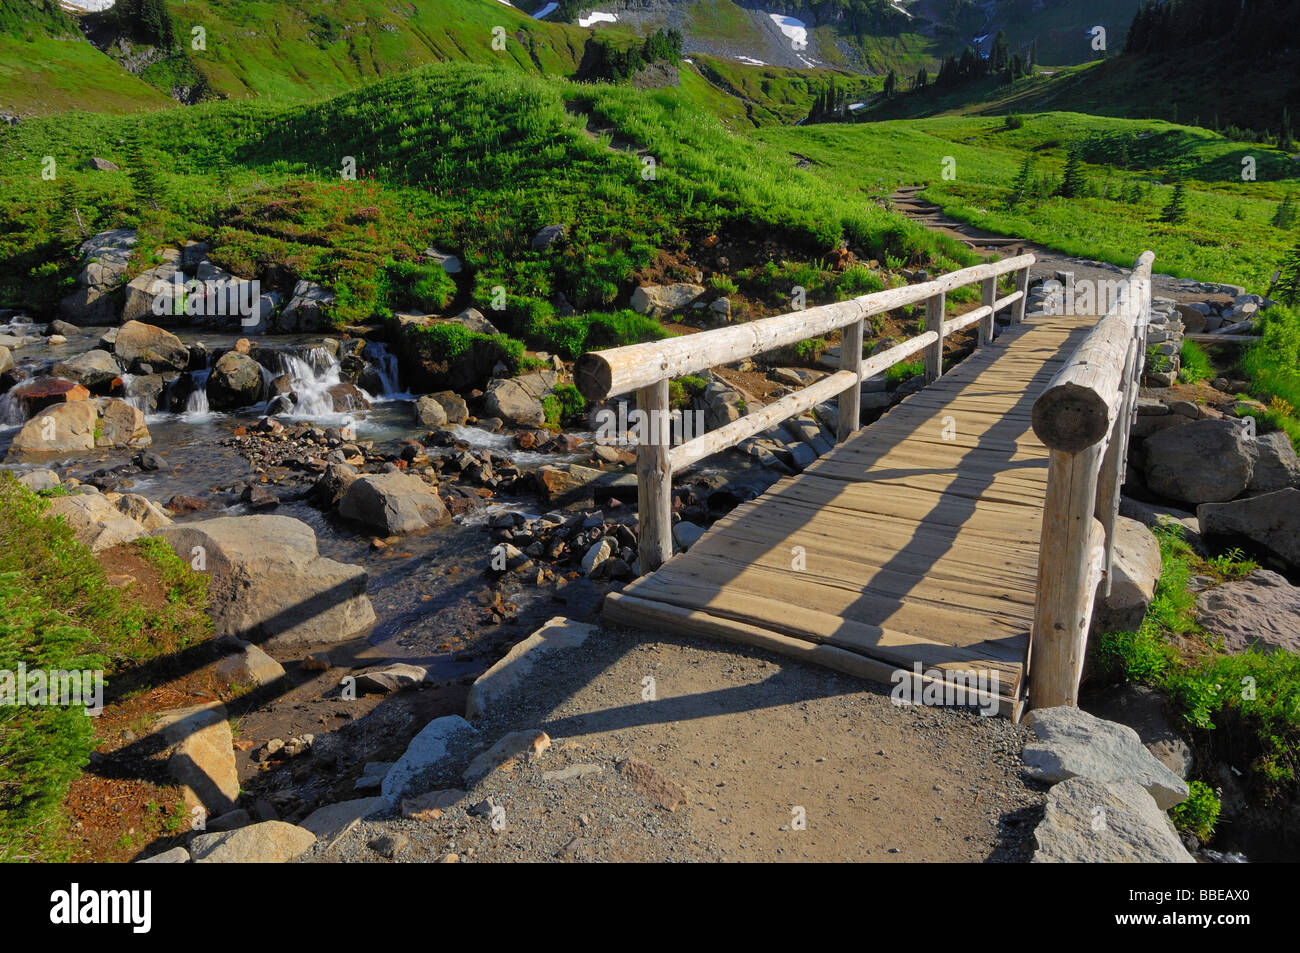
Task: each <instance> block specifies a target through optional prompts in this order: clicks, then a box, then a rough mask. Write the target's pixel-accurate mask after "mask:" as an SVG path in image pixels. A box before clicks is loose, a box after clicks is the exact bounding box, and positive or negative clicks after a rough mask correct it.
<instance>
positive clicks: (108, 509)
mask: <svg viewBox="0 0 1300 953" xmlns="http://www.w3.org/2000/svg"><path fill="white" fill-rule="evenodd" d="M45 512H46V515H47V516H52V517H53V516H57V517H61V518H62V519H63V522H65V523H66V524H67V525H68V526H70V527H71V528H72V532H73V535H75V536H76V537H77V541H78V542H79V543H81V544H82V545H84V546H88V547H90V551H91V552H92V553H100V552H103V551H104V550H106V549H112V548H113V547H114V546H120V545H121V544H122V543H129V542H132V541H134V540H137V539H139V538H140V537H141V536H145V535H147V531H146V530H145V528H144V527H143V526H141V525H140V524H139V523H137V522H136V521H135V520H133V519H131V518H130V517H128V516H126V515H124V514H123V513H122V512H121V511H120V510H119V509H118V508H117V507H115V506H114V505H113V504H112V503H110V502H109V501H108V500H107V499H106V498H105V497H103V496H102V495H100V494H98V493H95V494H78V495H75V496H59V497H55V498H54V499H53V500H51V501H50V505H49V508H48V509H47V510H46V511H45Z"/></svg>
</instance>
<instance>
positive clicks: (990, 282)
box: [979, 278, 998, 347]
mask: <svg viewBox="0 0 1300 953" xmlns="http://www.w3.org/2000/svg"><path fill="white" fill-rule="evenodd" d="M997 300H998V279H997V278H985V279H984V280H983V281H982V282H980V304H981V305H983V306H984V307H986V308H988V309H989V313H988V314H986V315H985V316H984V317H982V318H980V333H979V347H983V346H984V345H986V344H992V343H993V322H994V320H995V318H996V315H995V314H994V311H993V304H994V302H996V301H997Z"/></svg>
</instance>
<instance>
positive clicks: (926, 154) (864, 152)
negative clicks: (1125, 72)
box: [753, 112, 1300, 292]
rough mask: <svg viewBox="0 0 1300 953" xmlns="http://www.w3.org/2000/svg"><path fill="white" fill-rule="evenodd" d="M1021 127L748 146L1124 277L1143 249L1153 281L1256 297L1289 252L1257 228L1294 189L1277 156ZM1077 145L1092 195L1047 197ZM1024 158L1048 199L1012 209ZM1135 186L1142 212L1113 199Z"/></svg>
mask: <svg viewBox="0 0 1300 953" xmlns="http://www.w3.org/2000/svg"><path fill="white" fill-rule="evenodd" d="M1023 119H1024V124H1023V126H1021V127H1020V128H1018V129H1012V128H1008V126H1007V124H1006V122H1005V119H1004V117H979V116H955V117H939V118H931V119H922V120H913V121H902V120H894V121H886V122H874V123H861V124H847V125H846V124H829V125H813V126H802V127H798V128H780V129H775V128H773V129H760V130H756V131H755V132H754V133H753V137H754V138H755V139H757V140H759V141H761V142H764V143H766V144H768V145H770V146H773V147H775V148H778V149H780V150H781V151H783V152H784V153H785V154H786V159H785V161H786V163H787V164H788V165H794V164H795V162H796V161H797V159H796V157H797V156H804V157H807V158H809V159H811V160H812V161H813V163H814V164H813V166H812V168H811V169H810V170H809V171H811V172H812V174H814V175H816V176H818V177H819V178H821V179H822V180H823V181H825V182H826V183H827V184H828V187H829V188H831V189H833V190H836V191H840V192H843V193H845V194H848V195H854V196H856V197H857V198H858V200H859V201H862V202H870V201H880V200H884V198H885V197H886V196H887V195H888V194H889V193H891V192H892V191H893V190H894V189H895V188H896V187H897V186H898V185H900V184H924V185H926V186H927V188H926V190H925V192H924V193H923V195H924V197H926V198H928V199H930V200H932V201H934V202H937V203H939V204H940V205H941V206H943V208H944V211H945V212H946V213H947V214H948V215H951V216H952V217H954V218H956V219H959V220H961V221H965V222H969V223H970V224H972V225H976V226H979V227H982V228H987V229H989V230H991V231H994V232H999V233H1003V234H1009V235H1016V236H1020V237H1024V238H1027V239H1030V240H1033V241H1037V242H1041V243H1043V244H1045V245H1049V246H1051V247H1053V248H1057V249H1059V250H1061V251H1063V252H1065V253H1067V254H1072V255H1080V256H1084V257H1088V258H1096V259H1100V260H1102V261H1108V262H1111V263H1112V264H1117V265H1120V266H1122V267H1131V266H1132V264H1133V261H1134V260H1135V259H1136V258H1137V255H1138V254H1139V253H1140V252H1141V251H1143V250H1144V249H1146V248H1151V249H1152V250H1153V251H1155V253H1156V270H1157V271H1159V272H1162V273H1168V274H1174V275H1177V276H1181V277H1195V278H1200V279H1212V280H1218V281H1228V282H1232V283H1236V284H1241V285H1245V286H1246V287H1249V288H1253V289H1255V290H1258V291H1261V292H1262V291H1264V290H1266V289H1267V285H1268V282H1269V279H1270V277H1271V275H1272V273H1273V270H1274V269H1275V268H1276V267H1277V266H1278V263H1279V262H1280V260H1281V259H1282V257H1283V256H1284V255H1285V253H1286V251H1287V250H1288V249H1289V248H1290V246H1291V245H1293V244H1294V238H1293V236H1292V235H1291V234H1290V233H1288V232H1286V231H1283V230H1282V229H1278V228H1275V227H1273V226H1271V225H1269V224H1268V223H1269V221H1270V220H1271V219H1272V217H1273V214H1274V212H1275V211H1276V207H1277V203H1278V202H1280V201H1281V200H1282V198H1283V196H1284V195H1285V194H1286V193H1287V192H1290V191H1296V190H1297V189H1298V188H1300V167H1298V166H1297V165H1296V164H1295V163H1294V162H1292V161H1291V160H1290V159H1288V158H1287V157H1286V156H1285V155H1284V154H1283V153H1281V152H1280V151H1278V150H1277V149H1276V148H1274V147H1270V146H1267V145H1264V144H1256V145H1250V144H1244V143H1240V142H1234V141H1232V140H1229V139H1226V138H1224V137H1222V136H1219V135H1216V134H1215V133H1213V132H1211V131H1209V130H1206V129H1201V128H1196V127H1190V126H1181V125H1176V124H1172V123H1168V122H1164V121H1160V120H1132V119H1115V118H1107V117H1100V116H1091V115H1084V114H1081V113H1062V112H1053V113H1039V114H1034V115H1026V116H1024V117H1023ZM1075 143H1077V144H1079V145H1080V146H1081V147H1083V150H1084V159H1085V161H1084V164H1083V167H1084V171H1085V175H1086V177H1087V179H1088V181H1089V183H1090V184H1091V186H1092V187H1093V189H1094V190H1095V191H1097V192H1098V193H1099V194H1096V195H1088V196H1084V197H1081V198H1077V199H1064V198H1057V197H1053V196H1051V195H1050V192H1051V191H1052V190H1054V189H1055V187H1056V186H1057V185H1059V184H1060V180H1061V176H1062V173H1063V170H1064V166H1065V158H1066V153H1067V151H1068V148H1069V147H1070V145H1072V144H1075ZM1027 154H1033V155H1035V156H1036V157H1037V160H1038V161H1037V166H1036V170H1035V174H1036V176H1037V177H1041V178H1042V179H1044V180H1045V183H1046V186H1047V188H1046V189H1045V190H1042V191H1038V192H1036V194H1033V195H1031V196H1030V197H1029V198H1028V199H1026V200H1025V201H1022V202H1020V203H1018V204H1016V205H1015V206H1014V207H1012V206H1011V205H1010V203H1009V195H1010V192H1011V186H1012V184H1013V182H1014V181H1015V178H1016V175H1017V173H1018V172H1019V171H1020V167H1021V164H1022V162H1023V160H1024V157H1025V156H1026V155H1027ZM1247 155H1251V156H1253V157H1254V158H1255V160H1256V172H1257V179H1256V180H1255V181H1250V182H1243V181H1242V180H1241V169H1242V165H1241V160H1242V158H1243V157H1245V156H1247ZM947 157H951V158H952V159H953V160H955V163H956V178H955V179H953V180H944V179H943V177H942V172H943V163H944V160H945V158H947ZM1175 166H1183V167H1185V169H1186V173H1185V174H1186V176H1187V187H1188V204H1189V209H1190V214H1189V218H1188V221H1187V222H1185V223H1183V224H1180V225H1170V224H1167V223H1164V222H1162V221H1160V213H1161V210H1162V209H1163V208H1164V207H1165V205H1167V204H1168V201H1169V196H1170V194H1171V193H1172V186H1171V185H1169V184H1168V183H1169V181H1170V179H1171V177H1172V172H1173V170H1174V168H1175ZM1135 183H1137V184H1141V185H1142V187H1143V188H1144V190H1145V193H1146V194H1145V196H1144V197H1143V198H1142V199H1141V200H1140V201H1138V202H1136V203H1130V202H1125V201H1122V200H1120V199H1119V198H1117V195H1118V193H1119V192H1120V190H1121V188H1128V187H1129V186H1131V185H1133V184H1135ZM1107 191H1109V193H1110V195H1111V197H1110V198H1106V197H1104V196H1105V193H1106V192H1107Z"/></svg>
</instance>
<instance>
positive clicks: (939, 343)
mask: <svg viewBox="0 0 1300 953" xmlns="http://www.w3.org/2000/svg"><path fill="white" fill-rule="evenodd" d="M946 297H947V295H945V294H943V293H942V292H940V293H939V294H937V295H931V296H930V297H929V298H926V299H925V329H926V330H927V331H933V332H934V333H935V334H937V335H938V336H939V338H938V340H936V341H935V342H934V343H933V344H931V345H930V346H929V347H927V348H926V349H925V382H926V383H927V384H933V383H934V382H935V381H937V380H938V379H939V378H940V377H942V376H943V311H944V301H945V299H946Z"/></svg>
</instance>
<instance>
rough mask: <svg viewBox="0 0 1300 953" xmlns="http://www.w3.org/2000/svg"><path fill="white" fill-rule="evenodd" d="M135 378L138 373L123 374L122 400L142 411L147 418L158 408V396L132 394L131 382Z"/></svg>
mask: <svg viewBox="0 0 1300 953" xmlns="http://www.w3.org/2000/svg"><path fill="white" fill-rule="evenodd" d="M135 378H136V375H134V374H123V375H122V400H124V401H126V402H127V403H128V404H130V405H131V406H132V407H134V408H135V409H136V410H138V411H140V413H142V414H144V415H145V416H146V418H147V417H150V416H153V414H154V412H155V411H156V410H157V409H158V406H157V398H156V397H152V396H150V395H148V394H142V395H137V396H134V397H133V396H131V382H132V381H134V380H135Z"/></svg>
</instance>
